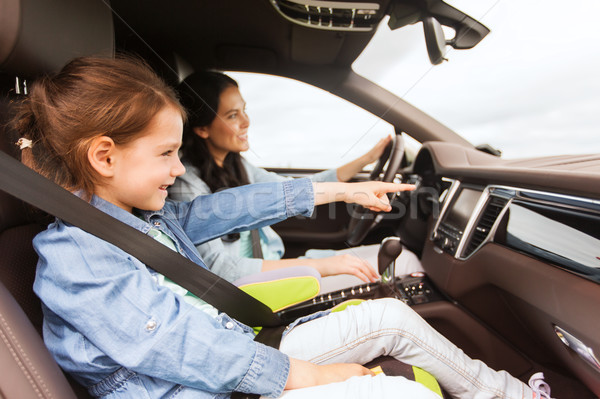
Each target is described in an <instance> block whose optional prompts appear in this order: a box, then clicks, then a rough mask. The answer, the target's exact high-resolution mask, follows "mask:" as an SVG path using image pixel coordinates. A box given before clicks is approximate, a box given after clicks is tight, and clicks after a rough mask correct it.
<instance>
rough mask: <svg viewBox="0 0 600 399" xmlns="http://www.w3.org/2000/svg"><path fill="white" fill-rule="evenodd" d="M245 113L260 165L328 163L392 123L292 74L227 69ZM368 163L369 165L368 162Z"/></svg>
mask: <svg viewBox="0 0 600 399" xmlns="http://www.w3.org/2000/svg"><path fill="white" fill-rule="evenodd" d="M228 75H229V76H231V77H232V78H233V79H235V80H236V81H237V82H238V84H239V87H240V92H241V94H242V96H243V97H244V100H246V104H247V113H248V115H249V117H250V129H249V131H248V135H249V141H250V150H248V151H247V152H245V153H244V154H243V155H244V157H245V158H246V159H248V160H249V161H250V162H251V163H253V164H255V165H257V166H261V167H278V168H296V169H300V168H315V169H327V168H335V167H338V166H340V165H343V164H345V163H347V162H350V161H351V160H353V159H355V158H357V157H359V156H360V155H362V154H363V153H365V152H367V151H368V150H369V149H370V148H371V147H373V146H374V145H375V143H377V141H378V140H379V139H381V138H383V137H385V136H386V135H390V134H393V133H394V127H393V126H392V125H390V124H389V123H387V122H385V121H383V120H381V119H379V118H378V117H376V116H375V115H373V114H371V113H370V112H368V111H365V110H364V109H362V108H360V107H357V106H356V105H354V104H351V103H349V102H347V101H345V100H343V99H341V98H339V97H337V96H335V95H333V94H331V93H329V92H326V91H324V90H321V89H318V88H315V87H313V86H310V85H308V84H305V83H302V82H298V81H296V80H292V79H287V78H281V77H276V76H270V75H261V74H252V73H239V72H235V73H234V72H228ZM371 167H372V166H371Z"/></svg>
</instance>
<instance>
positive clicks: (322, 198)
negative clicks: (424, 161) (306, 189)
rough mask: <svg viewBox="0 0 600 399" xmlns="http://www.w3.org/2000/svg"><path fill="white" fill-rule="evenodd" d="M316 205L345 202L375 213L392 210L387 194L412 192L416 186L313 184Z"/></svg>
mask: <svg viewBox="0 0 600 399" xmlns="http://www.w3.org/2000/svg"><path fill="white" fill-rule="evenodd" d="M313 187H314V191H315V205H321V204H327V203H329V202H334V201H344V202H347V203H355V204H358V205H362V206H364V207H365V208H368V209H370V210H372V211H375V212H380V211H384V212H389V211H391V210H392V207H391V205H390V201H389V199H388V197H387V195H386V194H387V193H393V192H397V191H412V190H414V189H415V186H414V185H412V184H402V183H384V182H378V181H369V182H364V183H313Z"/></svg>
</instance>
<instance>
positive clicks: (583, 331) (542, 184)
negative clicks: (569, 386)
mask: <svg viewBox="0 0 600 399" xmlns="http://www.w3.org/2000/svg"><path fill="white" fill-rule="evenodd" d="M410 173H411V174H412V175H413V176H418V177H419V184H420V185H421V186H422V187H424V188H425V189H427V188H432V189H435V190H436V191H437V192H438V194H439V198H438V199H437V201H430V203H433V204H434V206H433V207H430V208H432V209H429V210H428V211H429V217H428V218H427V229H426V233H425V237H424V239H423V249H422V254H421V261H422V263H423V266H424V268H425V270H426V272H427V276H428V278H430V280H431V281H432V283H433V284H434V285H435V286H436V287H437V288H438V289H439V290H440V291H441V292H442V293H443V295H445V296H446V298H448V300H449V301H450V302H452V303H454V304H457V306H459V307H460V308H461V309H464V310H465V311H466V312H467V313H469V314H471V315H473V316H474V317H475V318H476V319H477V320H479V322H480V323H481V324H482V325H485V326H486V327H487V328H489V329H491V330H492V331H494V333H496V334H498V335H499V336H501V337H502V339H503V340H505V341H506V342H509V343H510V346H511V347H513V348H516V350H517V352H518V353H521V354H523V355H524V358H522V359H521V360H523V359H526V360H524V361H522V362H515V361H507V362H506V363H508V365H507V369H510V370H511V372H513V373H515V374H518V373H519V372H523V373H524V374H525V373H526V372H528V371H531V370H533V369H535V368H536V367H537V368H541V366H540V365H546V366H548V365H550V366H549V367H550V369H551V371H548V373H552V372H553V371H555V372H558V373H559V374H561V375H564V376H574V378H575V379H577V380H579V381H581V382H583V384H584V385H585V386H587V388H589V389H590V390H591V391H592V392H593V393H594V394H595V395H600V361H599V357H598V356H599V355H600V337H599V336H598V333H597V332H598V331H600V317H598V316H597V309H598V308H599V307H600V155H594V154H590V155H572V156H560V157H544V158H536V159H522V160H504V159H501V158H498V157H494V156H492V155H489V154H485V153H482V152H481V151H477V150H475V149H473V148H467V147H464V146H460V145H456V144H450V143H441V142H428V143H425V144H424V145H423V146H422V148H421V150H420V151H419V153H418V154H417V156H416V158H415V161H414V163H413V165H412V168H411V170H410ZM430 191H433V190H430ZM436 208H437V209H436ZM466 344H468V343H466ZM481 346H482V347H489V345H488V344H485V343H483V342H482V343H481ZM495 355H498V357H499V358H500V357H501V354H494V356H495ZM486 360H487V361H490V358H489V357H488V358H486ZM492 361H493V360H492ZM528 367H531V368H530V369H528V370H527V368H528ZM526 370H527V371H526ZM578 397H587V396H585V395H580V396H578Z"/></svg>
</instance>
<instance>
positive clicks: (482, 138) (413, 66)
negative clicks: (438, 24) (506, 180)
mask: <svg viewBox="0 0 600 399" xmlns="http://www.w3.org/2000/svg"><path fill="white" fill-rule="evenodd" d="M449 3H450V4H452V5H453V6H454V7H456V8H458V9H460V10H462V11H464V12H465V13H467V14H469V15H470V16H472V17H473V18H475V19H476V20H478V21H480V22H481V23H483V24H484V25H486V26H487V27H488V28H490V30H491V33H490V34H489V35H488V36H487V37H485V38H484V39H483V40H482V42H481V43H479V44H478V45H477V46H476V47H475V48H473V49H470V50H466V51H464V50H454V49H450V50H449V51H448V53H447V58H448V62H444V63H443V64H441V65H438V66H432V65H430V64H428V60H427V57H424V56H423V54H424V53H425V50H424V39H423V34H422V27H421V26H420V24H419V26H412V27H410V28H411V29H401V30H397V31H390V30H389V29H380V30H379V31H378V32H377V35H378V36H379V37H376V38H375V39H376V40H374V41H373V42H372V46H371V47H370V48H368V49H367V51H365V52H364V53H363V54H362V55H361V59H359V60H357V62H356V63H355V65H354V68H355V70H356V71H357V72H359V73H361V74H362V75H364V76H366V77H368V78H369V79H371V80H374V81H376V82H378V83H379V84H381V85H382V86H383V87H386V88H388V89H389V90H391V91H393V92H394V93H396V94H398V95H400V96H401V97H402V98H403V99H405V100H407V101H408V102H410V103H412V104H413V105H416V106H417V107H419V108H421V109H423V110H425V111H426V112H427V113H429V114H430V115H431V116H433V117H434V118H436V119H438V120H439V121H441V122H442V123H444V124H446V125H447V126H449V127H450V128H451V129H453V130H454V131H456V132H457V133H459V134H461V135H462V136H463V137H465V138H466V139H467V140H469V141H470V142H471V143H473V144H475V145H477V144H481V143H489V144H491V145H493V146H494V147H498V148H500V149H501V150H502V151H503V155H504V157H505V158H518V157H525V156H537V155H555V154H561V153H589V152H596V153H598V152H600V138H599V136H600V135H599V134H598V133H599V131H600V112H599V111H600V73H599V71H600V24H599V23H598V15H600V1H597V0H572V1H568V2H565V1H557V0H544V1H533V0H522V1H515V0H494V1H490V0H476V1H473V0H455V1H451V2H450V1H449ZM401 37H402V38H405V37H412V40H399V39H400V38H401ZM396 38H397V39H396ZM393 43H397V45H398V46H399V48H398V49H397V50H394V49H390V44H393ZM392 54H402V56H397V57H389V55H392ZM386 55H387V59H386ZM373 59H377V60H380V61H383V62H380V63H373V62H372V61H370V60H373ZM398 76H403V78H402V79H399V78H398Z"/></svg>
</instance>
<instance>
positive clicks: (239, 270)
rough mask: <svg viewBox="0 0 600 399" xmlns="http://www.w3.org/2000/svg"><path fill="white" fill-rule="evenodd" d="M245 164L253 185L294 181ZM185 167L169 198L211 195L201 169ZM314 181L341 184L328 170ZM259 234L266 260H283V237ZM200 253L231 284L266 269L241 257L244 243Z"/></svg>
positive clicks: (212, 245)
mask: <svg viewBox="0 0 600 399" xmlns="http://www.w3.org/2000/svg"><path fill="white" fill-rule="evenodd" d="M242 164H243V165H244V169H245V171H246V174H247V175H248V180H249V181H250V183H273V182H283V181H286V180H291V179H293V178H292V177H288V176H282V175H279V174H277V173H273V172H269V171H267V170H265V169H263V168H259V167H256V166H254V165H252V164H251V163H250V162H248V161H247V160H246V159H244V158H242ZM184 166H185V170H186V172H185V174H184V175H182V176H180V177H178V178H177V180H176V181H175V184H173V185H172V186H171V187H169V196H170V197H171V198H173V199H174V200H177V201H189V200H191V199H193V198H195V197H197V196H198V195H206V194H211V193H212V191H211V190H210V188H209V187H208V185H207V184H206V183H205V182H204V180H202V179H201V178H200V171H199V169H198V168H197V167H195V166H194V165H192V164H190V163H186V162H184ZM310 179H311V180H312V181H313V182H335V181H338V180H337V170H336V169H328V170H325V171H323V172H319V173H315V174H314V175H312V176H310ZM259 232H260V241H261V245H262V247H263V248H262V249H263V254H265V259H269V258H268V257H267V254H273V255H275V256H273V257H271V258H270V259H281V257H282V256H283V254H284V251H285V247H284V245H283V240H282V239H281V237H279V235H277V233H276V232H275V230H273V229H272V228H270V227H268V226H265V227H263V228H261V229H260V230H259ZM196 249H197V250H198V252H199V253H200V255H201V256H202V259H204V261H205V262H206V264H207V266H208V267H209V269H210V270H211V271H212V272H213V273H216V274H218V275H219V276H221V277H223V278H225V279H226V280H228V281H230V282H234V281H235V280H238V279H240V278H242V277H245V276H248V275H250V274H254V273H259V272H260V270H261V268H262V263H263V261H262V259H255V258H245V257H241V256H240V240H237V241H234V242H225V241H222V240H221V239H216V240H211V241H207V242H205V243H203V244H201V245H198V246H196Z"/></svg>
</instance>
